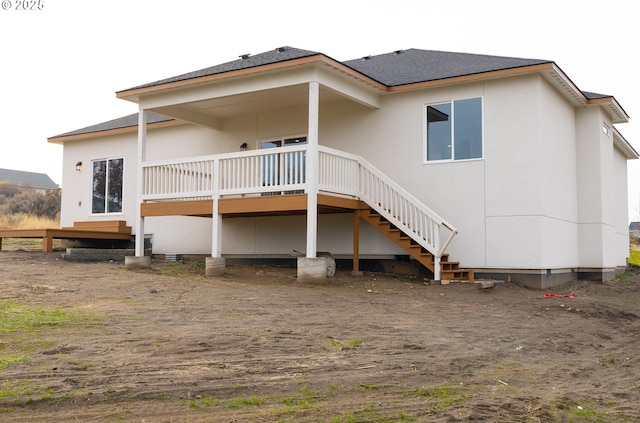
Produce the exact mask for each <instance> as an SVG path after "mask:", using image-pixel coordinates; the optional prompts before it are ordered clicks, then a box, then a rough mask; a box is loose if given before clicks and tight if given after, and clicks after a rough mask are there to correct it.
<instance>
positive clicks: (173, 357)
mask: <svg viewBox="0 0 640 423" xmlns="http://www.w3.org/2000/svg"><path fill="white" fill-rule="evenodd" d="M203 275H204V269H203V265H202V263H200V262H197V261H188V262H185V263H181V262H178V263H175V262H166V261H153V263H152V269H147V270H141V271H129V270H125V269H124V265H122V264H117V263H102V264H86V263H70V262H65V261H63V260H61V259H60V253H55V252H54V253H33V252H11V251H2V252H0V369H1V370H0V421H3V422H53V421H55V422H77V421H81V422H103V421H104V422H120V421H122V422H330V423H341V422H457V421H465V422H466V421H481V422H482V421H487V422H557V421H565V422H583V421H589V422H638V421H640V309H639V308H640V275H639V274H638V273H637V272H632V273H627V274H625V275H624V276H623V277H622V278H620V279H618V280H617V281H613V282H608V283H604V284H602V283H590V282H576V283H571V284H569V285H564V286H561V287H558V288H556V289H554V290H552V291H544V292H543V291H534V290H528V289H525V288H522V287H519V286H517V285H515V284H506V283H503V284H498V285H496V286H495V287H493V288H489V289H482V288H480V287H479V285H478V284H474V285H470V284H461V283H452V284H449V285H443V286H441V285H435V284H433V285H429V284H428V283H426V282H425V281H423V280H420V279H415V278H414V279H411V278H407V277H397V276H390V275H381V274H370V273H365V274H364V275H363V276H360V277H353V276H351V275H350V274H348V273H340V272H338V273H337V274H336V276H335V277H333V278H331V279H329V280H328V283H327V284H325V285H302V284H299V283H298V282H296V279H295V269H287V268H270V267H232V266H229V267H228V274H227V275H225V276H224V277H220V278H206V277H204V276H203ZM545 294H548V295H546V296H545ZM550 294H558V295H559V296H554V295H550ZM572 294H575V295H572ZM28 319H32V320H30V321H31V323H29V321H27V320H28Z"/></svg>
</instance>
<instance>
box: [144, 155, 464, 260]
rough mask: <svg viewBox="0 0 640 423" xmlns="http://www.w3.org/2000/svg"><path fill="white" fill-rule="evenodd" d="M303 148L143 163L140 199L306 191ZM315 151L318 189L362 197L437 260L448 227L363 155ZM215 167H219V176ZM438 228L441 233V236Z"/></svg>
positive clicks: (448, 237) (452, 233) (453, 231)
mask: <svg viewBox="0 0 640 423" xmlns="http://www.w3.org/2000/svg"><path fill="white" fill-rule="evenodd" d="M308 147H309V146H308V145H298V146H293V147H284V148H272V149H265V150H252V151H243V152H235V153H225V154H218V155H210V156H199V157H192V158H182V159H177V160H157V161H153V162H145V163H143V165H142V167H143V177H144V181H143V183H144V186H143V196H142V198H143V200H144V201H153V200H168V199H183V200H184V199H194V198H212V195H213V191H214V189H217V194H218V195H220V196H221V197H224V196H229V195H265V194H268V193H281V192H298V191H300V190H305V189H306V188H307V183H306V153H307V150H308ZM318 150H319V153H320V154H319V158H318V160H319V167H318V189H319V191H322V192H329V193H335V194H340V195H346V196H351V197H354V198H358V199H360V200H362V201H364V202H365V203H367V205H369V206H370V207H371V208H372V209H374V210H375V211H376V212H377V213H378V214H380V216H382V217H383V218H384V219H386V220H388V221H389V222H390V223H391V224H392V225H394V226H395V227H397V228H398V229H400V230H402V231H403V232H404V233H405V234H406V235H408V236H409V237H411V238H412V239H413V240H414V241H415V242H417V243H418V244H419V245H421V246H422V247H424V248H425V249H426V250H427V251H429V252H430V253H431V254H433V255H434V257H435V258H436V263H438V262H439V259H440V257H441V256H442V254H443V253H444V251H445V249H446V248H447V247H448V245H449V244H450V242H451V240H452V239H453V237H454V236H455V235H456V234H457V233H458V231H457V230H456V229H455V227H454V226H453V225H451V224H450V223H449V222H447V221H446V220H444V219H443V218H442V217H441V216H439V215H438V214H437V213H435V212H434V211H433V210H431V209H430V208H428V207H427V206H426V205H425V204H423V203H422V202H421V201H420V200H419V199H417V198H416V197H415V196H413V195H412V194H411V193H409V192H408V191H406V190H405V189H404V188H402V187H401V186H400V185H398V184H397V183H396V182H394V181H393V180H392V179H391V178H389V177H388V176H386V175H385V174H384V173H382V172H381V171H380V170H378V169H377V168H376V167H375V166H373V165H372V164H371V163H369V162H368V161H366V160H365V159H364V158H362V157H360V156H357V155H354V154H349V153H346V152H344V151H340V150H335V149H332V148H329V147H324V146H319V147H318ZM214 169H218V170H217V173H218V174H216V172H214ZM441 232H442V233H443V234H445V235H446V237H445V238H444V240H441V235H442V234H441ZM442 241H444V242H442ZM437 267H439V266H437Z"/></svg>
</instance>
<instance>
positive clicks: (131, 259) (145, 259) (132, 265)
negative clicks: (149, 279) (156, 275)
mask: <svg viewBox="0 0 640 423" xmlns="http://www.w3.org/2000/svg"><path fill="white" fill-rule="evenodd" d="M150 267H151V257H149V256H142V257H137V256H126V257H125V258H124V268H125V269H148V268H150Z"/></svg>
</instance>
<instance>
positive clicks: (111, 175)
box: [91, 158, 124, 213]
mask: <svg viewBox="0 0 640 423" xmlns="http://www.w3.org/2000/svg"><path fill="white" fill-rule="evenodd" d="M123 170H124V159H123V158H118V159H107V160H96V161H94V162H93V166H92V171H93V173H92V175H93V181H92V191H93V193H92V201H91V212H92V213H121V212H122V173H123Z"/></svg>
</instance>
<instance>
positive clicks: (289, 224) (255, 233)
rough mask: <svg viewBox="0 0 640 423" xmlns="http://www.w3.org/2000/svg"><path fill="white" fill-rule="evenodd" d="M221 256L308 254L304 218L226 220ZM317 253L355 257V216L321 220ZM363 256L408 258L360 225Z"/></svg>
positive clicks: (330, 216) (342, 215) (324, 217)
mask: <svg viewBox="0 0 640 423" xmlns="http://www.w3.org/2000/svg"><path fill="white" fill-rule="evenodd" d="M222 231H223V234H222V236H223V240H222V252H223V254H228V255H257V256H274V255H275V256H286V255H290V254H292V253H293V252H294V250H295V251H299V252H303V253H304V252H305V248H306V218H305V216H280V217H279V216H275V217H258V218H255V217H246V218H228V219H224V220H223V229H222ZM317 249H318V251H329V252H331V253H332V254H334V255H347V256H350V255H351V254H352V253H353V215H352V214H351V213H341V214H331V215H320V216H319V217H318V246H317ZM360 253H361V254H362V255H363V256H368V257H371V256H390V255H394V254H405V253H404V252H403V251H402V250H401V249H400V248H398V247H397V246H396V245H395V244H393V243H392V242H391V241H389V240H388V239H387V238H385V237H384V236H383V235H382V234H380V233H379V232H377V231H376V230H375V229H374V228H372V227H370V226H369V225H366V224H361V225H360Z"/></svg>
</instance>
